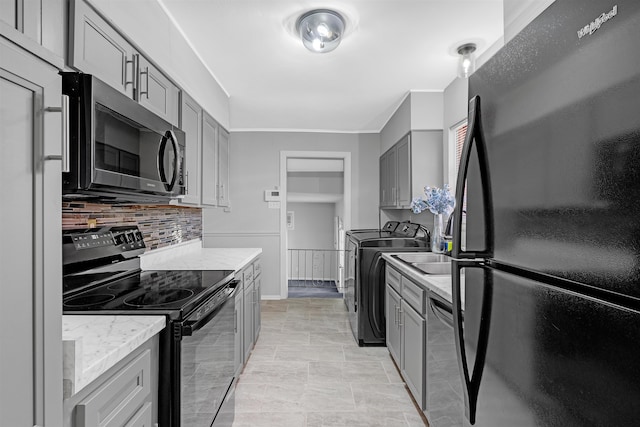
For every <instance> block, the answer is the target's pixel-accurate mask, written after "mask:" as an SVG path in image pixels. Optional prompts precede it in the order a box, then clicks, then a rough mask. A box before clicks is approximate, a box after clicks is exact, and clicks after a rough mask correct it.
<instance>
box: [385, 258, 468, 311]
mask: <svg viewBox="0 0 640 427" xmlns="http://www.w3.org/2000/svg"><path fill="white" fill-rule="evenodd" d="M406 253H407V252H401V254H406ZM421 253H424V252H421ZM392 255H398V254H395V253H393V252H384V253H383V254H382V258H384V260H385V261H386V262H387V263H388V264H390V265H393V267H395V268H396V270H398V271H399V272H400V273H402V274H403V275H404V276H407V277H409V278H410V279H412V280H413V281H414V282H415V283H417V284H418V285H421V286H422V287H424V288H426V289H428V290H430V291H432V292H433V293H435V294H437V295H439V296H441V297H442V298H444V299H445V300H446V301H449V302H452V301H453V297H452V293H451V275H449V274H425V273H421V272H419V271H418V270H416V269H415V268H413V267H411V266H409V265H407V264H406V263H404V262H402V261H400V260H398V259H396V258H393V257H392ZM461 282H462V283H461V285H460V287H461V294H462V308H463V309H464V276H463V278H462V280H461Z"/></svg>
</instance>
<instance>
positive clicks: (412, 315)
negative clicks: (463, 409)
mask: <svg viewBox="0 0 640 427" xmlns="http://www.w3.org/2000/svg"><path fill="white" fill-rule="evenodd" d="M385 289H386V292H385V313H386V316H387V320H386V322H387V338H386V341H387V348H388V349H389V353H390V354H391V357H393V359H394V360H395V362H396V364H397V365H398V368H399V369H400V373H401V374H402V378H403V379H404V381H405V383H406V384H407V387H408V388H409V390H410V391H411V394H412V395H413V398H414V399H415V401H416V402H417V403H418V406H420V409H422V410H423V411H424V410H426V387H427V378H426V375H427V347H426V344H427V322H426V319H425V309H426V295H427V291H426V290H425V289H423V288H421V287H420V286H418V285H417V284H415V283H414V282H412V281H411V280H409V279H408V278H407V277H404V276H402V275H401V274H400V273H399V272H398V271H397V270H395V269H394V268H393V267H392V266H390V265H388V264H387V269H386V288H385ZM396 289H397V290H399V292H397V291H396Z"/></svg>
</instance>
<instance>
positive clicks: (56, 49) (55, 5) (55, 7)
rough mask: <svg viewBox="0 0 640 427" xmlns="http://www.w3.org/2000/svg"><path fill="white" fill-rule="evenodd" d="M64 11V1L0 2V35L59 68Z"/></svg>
mask: <svg viewBox="0 0 640 427" xmlns="http://www.w3.org/2000/svg"><path fill="white" fill-rule="evenodd" d="M64 11H65V1H64V0H0V34H2V35H3V36H5V37H7V38H9V39H10V40H12V41H13V42H15V43H17V44H18V45H20V46H22V47H23V48H25V49H27V50H29V51H30V52H32V53H34V54H36V55H38V56H39V57H41V58H43V59H45V60H48V61H49V62H52V61H51V59H52V58H55V57H57V58H59V59H60V65H59V66H60V67H62V61H61V59H62V57H63V56H64V36H65V31H64ZM43 48H44V49H43ZM52 54H53V55H52ZM57 62H58V61H56V65H57Z"/></svg>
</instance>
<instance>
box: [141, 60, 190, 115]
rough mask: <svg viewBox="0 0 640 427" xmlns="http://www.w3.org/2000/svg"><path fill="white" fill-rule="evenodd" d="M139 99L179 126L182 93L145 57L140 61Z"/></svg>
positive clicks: (150, 108)
mask: <svg viewBox="0 0 640 427" xmlns="http://www.w3.org/2000/svg"><path fill="white" fill-rule="evenodd" d="M137 89H138V90H137V92H138V93H137V99H138V102H140V104H142V105H144V106H145V107H147V108H148V109H149V110H151V111H153V112H154V113H156V114H157V115H159V116H160V117H162V118H164V119H165V120H166V121H168V122H169V123H173V124H175V125H177V124H178V105H179V104H178V97H179V93H180V91H179V90H178V88H177V87H176V85H174V84H173V83H171V81H170V80H169V79H168V78H166V77H165V76H164V74H162V73H161V72H160V70H158V69H157V68H156V67H154V66H153V64H151V63H150V62H149V61H147V60H146V59H145V57H144V56H139V59H138V87H137Z"/></svg>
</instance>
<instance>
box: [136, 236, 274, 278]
mask: <svg viewBox="0 0 640 427" xmlns="http://www.w3.org/2000/svg"><path fill="white" fill-rule="evenodd" d="M261 253H262V249H261V248H203V247H202V246H201V242H200V240H194V241H191V242H187V243H186V244H183V245H180V246H178V247H175V248H167V249H164V250H163V249H158V250H155V251H152V252H147V253H145V254H143V255H141V256H140V267H141V268H142V269H143V270H234V271H238V270H241V269H242V268H244V267H245V266H246V265H247V264H249V263H251V262H252V261H253V260H254V259H255V258H256V257H258V256H259V255H260V254H261Z"/></svg>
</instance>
